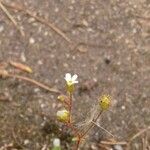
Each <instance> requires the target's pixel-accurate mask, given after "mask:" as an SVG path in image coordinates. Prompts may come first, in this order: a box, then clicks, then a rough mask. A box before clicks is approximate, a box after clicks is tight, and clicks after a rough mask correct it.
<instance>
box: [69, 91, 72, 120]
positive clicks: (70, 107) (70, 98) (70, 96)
mask: <svg viewBox="0 0 150 150" xmlns="http://www.w3.org/2000/svg"><path fill="white" fill-rule="evenodd" d="M69 103H70V105H69V114H70V116H69V123H71V121H72V118H71V116H72V115H71V114H72V94H71V93H69Z"/></svg>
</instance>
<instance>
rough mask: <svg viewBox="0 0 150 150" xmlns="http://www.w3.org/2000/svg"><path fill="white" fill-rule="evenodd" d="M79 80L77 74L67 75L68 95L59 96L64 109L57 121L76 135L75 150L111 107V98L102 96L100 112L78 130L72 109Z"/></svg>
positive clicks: (60, 111) (99, 106) (58, 115)
mask: <svg viewBox="0 0 150 150" xmlns="http://www.w3.org/2000/svg"><path fill="white" fill-rule="evenodd" d="M77 78H78V76H77V75H76V74H75V75H73V76H71V74H70V73H67V74H66V75H65V78H64V79H65V80H66V90H67V94H66V95H59V96H58V100H59V101H61V102H62V103H63V104H64V108H63V109H62V110H59V111H57V114H56V116H57V119H58V120H59V121H60V122H62V123H64V124H65V125H66V126H67V127H68V128H70V129H71V130H72V132H73V134H74V138H73V139H72V140H73V141H75V142H76V145H75V150H78V148H79V146H80V143H81V142H82V141H83V140H84V139H85V137H86V135H87V134H88V132H89V131H90V130H91V129H92V128H93V127H94V126H95V125H96V121H97V120H98V118H99V117H100V116H101V115H102V113H103V112H104V111H106V110H107V109H108V108H109V106H110V96H108V95H103V96H101V97H100V98H99V100H98V104H97V106H98V110H97V111H96V113H94V116H93V117H92V119H91V120H90V121H89V122H88V124H87V125H86V126H85V127H84V128H83V129H79V128H77V127H76V125H75V123H74V120H73V114H72V107H73V105H72V98H73V93H74V90H75V84H77V83H78V81H77ZM102 129H103V128H102ZM104 130H105V129H104ZM108 133H109V132H108Z"/></svg>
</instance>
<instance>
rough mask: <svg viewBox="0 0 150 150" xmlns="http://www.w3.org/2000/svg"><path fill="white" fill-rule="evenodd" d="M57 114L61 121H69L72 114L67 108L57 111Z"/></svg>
mask: <svg viewBox="0 0 150 150" xmlns="http://www.w3.org/2000/svg"><path fill="white" fill-rule="evenodd" d="M56 116H57V119H58V120H59V121H61V122H68V121H69V117H70V114H69V111H67V110H66V109H63V110H59V111H57V114H56Z"/></svg>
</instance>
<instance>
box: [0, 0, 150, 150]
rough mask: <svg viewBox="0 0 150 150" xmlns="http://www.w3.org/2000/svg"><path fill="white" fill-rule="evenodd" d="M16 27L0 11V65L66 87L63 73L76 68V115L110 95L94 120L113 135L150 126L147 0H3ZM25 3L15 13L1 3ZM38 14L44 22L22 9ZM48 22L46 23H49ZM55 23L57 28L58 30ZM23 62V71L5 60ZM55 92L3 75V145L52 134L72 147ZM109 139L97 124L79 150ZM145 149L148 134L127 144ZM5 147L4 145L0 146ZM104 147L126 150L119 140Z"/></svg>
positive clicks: (122, 137)
mask: <svg viewBox="0 0 150 150" xmlns="http://www.w3.org/2000/svg"><path fill="white" fill-rule="evenodd" d="M3 2H4V3H3V6H5V8H6V9H7V10H8V11H9V13H10V14H11V15H12V17H13V18H14V19H15V21H16V22H17V24H18V25H17V26H18V27H19V29H20V30H21V31H22V32H24V34H25V35H24V36H22V35H21V33H20V31H19V30H18V29H17V28H16V27H15V26H14V24H13V23H12V21H11V20H10V19H9V18H8V17H7V15H6V14H5V13H4V11H3V10H2V9H0V69H4V68H5V69H6V70H8V71H9V72H10V73H12V74H18V75H22V76H25V77H29V78H32V79H34V80H36V81H40V82H41V83H44V84H46V85H48V86H49V87H52V88H55V89H58V90H59V91H61V92H62V93H65V80H64V76H65V74H66V73H67V72H69V73H72V74H78V80H79V84H77V85H76V91H75V94H74V99H73V100H74V101H73V106H74V110H73V113H74V115H75V116H76V121H79V122H82V121H84V120H85V119H86V118H88V117H90V116H91V113H92V112H94V111H92V112H91V110H92V108H93V107H94V105H97V102H98V98H99V97H100V96H101V95H103V94H106V95H107V94H108V95H110V96H111V99H112V104H111V108H110V111H106V112H105V113H104V114H103V116H102V117H101V118H100V119H99V120H98V122H97V124H99V125H101V126H102V127H103V128H105V129H107V130H108V131H109V132H111V133H112V134H113V135H114V136H115V139H116V140H117V141H128V140H129V139H130V138H131V137H132V136H133V135H135V134H136V133H138V132H139V131H141V130H142V129H145V128H147V127H148V126H150V1H149V0H113V1H111V0H44V1H43V0H21V1H20V0H14V1H11V0H3ZM13 3H14V4H15V6H22V7H23V8H24V11H22V10H21V11H17V10H15V9H12V8H10V7H8V6H6V5H5V4H8V5H12V4H13ZM26 10H29V11H30V13H31V14H33V15H36V16H39V17H40V18H42V19H43V20H46V23H44V22H40V21H39V20H38V19H36V18H33V17H31V15H29V14H28V13H26V12H25V11H26ZM47 22H49V23H50V24H49V26H48V25H47ZM55 29H56V30H57V29H59V31H58V32H59V33H58V32H57V31H56V30H55ZM10 61H14V62H19V63H22V64H26V65H28V66H29V67H31V68H32V70H33V73H31V74H30V73H26V72H24V71H21V70H19V69H17V68H15V67H12V66H10V65H8V64H9V62H10ZM58 95H59V94H58V93H55V92H49V91H46V90H44V89H42V88H40V87H38V86H35V85H34V84H31V83H28V82H26V81H22V80H18V79H16V78H1V79H0V126H1V127H0V150H4V149H9V147H10V149H13V148H14V149H25V150H45V149H49V148H51V146H52V141H53V139H54V138H60V139H61V144H62V147H63V148H62V149H69V150H70V149H71V147H72V146H73V144H72V142H71V138H72V135H71V134H70V133H69V132H67V130H66V131H65V129H64V131H63V132H60V129H61V126H62V124H60V123H59V122H57V121H56V117H55V115H56V112H57V110H59V109H61V108H62V104H60V103H59V102H58V101H57V96H58ZM111 138H112V137H111V136H110V135H109V134H107V133H106V132H105V131H103V130H102V129H100V128H99V127H94V129H93V130H92V131H91V133H90V136H89V138H87V140H85V142H83V144H82V145H81V149H83V150H85V149H94V150H98V149H105V148H106V147H105V148H102V147H100V142H101V141H102V140H108V139H111ZM144 145H146V147H147V149H145V150H148V149H150V132H149V131H147V132H146V133H143V134H141V135H140V136H139V137H137V138H136V139H135V140H134V141H132V144H131V146H132V148H131V149H132V150H142V147H143V146H144ZM5 147H7V148H5ZM108 149H113V150H123V149H125V148H124V146H120V145H117V146H111V148H110V147H108Z"/></svg>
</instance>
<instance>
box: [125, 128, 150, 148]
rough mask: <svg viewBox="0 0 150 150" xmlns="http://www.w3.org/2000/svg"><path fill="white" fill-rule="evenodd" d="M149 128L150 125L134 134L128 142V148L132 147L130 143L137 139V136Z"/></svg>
mask: <svg viewBox="0 0 150 150" xmlns="http://www.w3.org/2000/svg"><path fill="white" fill-rule="evenodd" d="M148 130H150V126H148V127H147V128H145V129H142V130H140V131H139V132H137V133H136V134H135V135H133V136H132V137H131V138H130V139H129V141H128V143H127V150H129V149H130V144H131V143H132V141H133V140H135V139H136V138H137V137H139V136H140V135H142V134H143V133H145V132H146V131H148Z"/></svg>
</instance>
